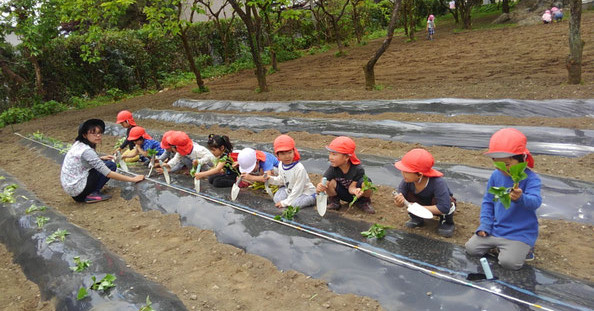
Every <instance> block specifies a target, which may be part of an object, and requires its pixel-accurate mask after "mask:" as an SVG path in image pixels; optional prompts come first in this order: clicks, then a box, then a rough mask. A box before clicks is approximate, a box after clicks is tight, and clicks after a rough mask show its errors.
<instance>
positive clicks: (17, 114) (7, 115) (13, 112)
mask: <svg viewBox="0 0 594 311" xmlns="http://www.w3.org/2000/svg"><path fill="white" fill-rule="evenodd" d="M33 117H34V115H33V111H32V110H31V109H30V108H20V107H12V108H8V109H7V110H5V111H4V112H2V114H0V121H1V122H2V123H3V125H4V126H5V125H8V124H16V123H21V122H25V121H29V120H31V119H33Z"/></svg>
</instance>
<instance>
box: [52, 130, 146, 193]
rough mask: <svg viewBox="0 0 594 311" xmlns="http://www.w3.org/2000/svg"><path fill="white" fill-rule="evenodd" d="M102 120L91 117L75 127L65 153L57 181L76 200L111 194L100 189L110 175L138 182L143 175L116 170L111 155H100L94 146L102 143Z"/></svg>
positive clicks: (121, 179) (114, 177) (122, 179)
mask: <svg viewBox="0 0 594 311" xmlns="http://www.w3.org/2000/svg"><path fill="white" fill-rule="evenodd" d="M104 131H105V122H103V121H102V120H99V119H90V120H87V121H85V122H84V123H82V124H81V125H80V126H79V127H78V136H77V137H76V140H75V141H74V144H72V147H70V150H68V153H66V156H65V157H64V162H63V163H62V170H61V172H60V182H61V184H62V188H63V189H64V191H65V192H66V193H68V195H70V196H72V198H73V199H74V200H75V201H77V202H86V203H95V202H99V201H103V200H107V199H109V198H111V196H110V195H107V194H103V193H101V188H103V186H104V185H105V184H106V183H107V182H108V181H109V179H110V178H113V179H116V180H120V181H129V182H139V181H141V180H143V179H144V175H137V176H135V177H129V176H126V175H122V174H119V173H117V172H116V164H115V163H114V162H112V161H110V160H112V159H113V156H103V157H99V155H97V152H96V151H95V148H96V147H97V144H99V143H101V140H102V138H103V132H104Z"/></svg>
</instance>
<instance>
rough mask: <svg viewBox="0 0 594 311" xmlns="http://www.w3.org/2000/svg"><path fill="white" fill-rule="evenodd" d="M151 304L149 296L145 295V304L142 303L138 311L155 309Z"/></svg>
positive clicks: (152, 310)
mask: <svg viewBox="0 0 594 311" xmlns="http://www.w3.org/2000/svg"><path fill="white" fill-rule="evenodd" d="M152 305H153V303H152V302H151V300H150V299H149V296H146V305H144V306H143V307H142V308H140V309H139V310H138V311H155V309H153V307H152Z"/></svg>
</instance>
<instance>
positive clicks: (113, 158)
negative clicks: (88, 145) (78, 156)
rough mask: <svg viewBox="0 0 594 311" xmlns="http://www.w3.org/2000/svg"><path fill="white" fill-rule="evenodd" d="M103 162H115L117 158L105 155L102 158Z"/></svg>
mask: <svg viewBox="0 0 594 311" xmlns="http://www.w3.org/2000/svg"><path fill="white" fill-rule="evenodd" d="M100 159H101V160H115V157H114V156H112V155H105V156H102V157H100Z"/></svg>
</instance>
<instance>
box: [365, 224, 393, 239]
mask: <svg viewBox="0 0 594 311" xmlns="http://www.w3.org/2000/svg"><path fill="white" fill-rule="evenodd" d="M386 229H392V227H390V226H383V225H380V224H373V225H372V226H371V227H369V230H367V231H363V232H361V235H362V236H364V237H366V238H376V239H381V238H383V237H385V236H386Z"/></svg>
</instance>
